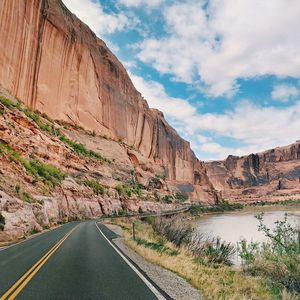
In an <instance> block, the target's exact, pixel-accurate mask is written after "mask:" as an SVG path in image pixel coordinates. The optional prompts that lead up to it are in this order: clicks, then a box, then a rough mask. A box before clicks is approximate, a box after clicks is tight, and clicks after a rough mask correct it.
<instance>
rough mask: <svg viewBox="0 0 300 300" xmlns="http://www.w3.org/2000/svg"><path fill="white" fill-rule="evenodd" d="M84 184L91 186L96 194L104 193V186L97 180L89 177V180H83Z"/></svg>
mask: <svg viewBox="0 0 300 300" xmlns="http://www.w3.org/2000/svg"><path fill="white" fill-rule="evenodd" d="M83 184H84V185H85V186H88V187H89V188H91V189H92V190H93V192H94V194H96V195H104V193H105V188H104V186H103V185H101V184H100V183H99V182H98V181H96V180H94V179H91V180H85V181H84V182H83Z"/></svg>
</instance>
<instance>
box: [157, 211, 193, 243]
mask: <svg viewBox="0 0 300 300" xmlns="http://www.w3.org/2000/svg"><path fill="white" fill-rule="evenodd" d="M152 227H153V230H154V231H155V232H157V233H159V234H161V235H163V236H164V237H165V238H166V239H167V240H169V241H170V242H172V243H173V244H174V245H176V246H177V247H179V246H181V245H182V244H188V243H189V241H190V239H191V236H192V233H193V229H192V227H191V226H190V225H186V224H184V223H182V221H181V220H180V219H177V218H176V217H173V218H163V217H161V218H156V219H155V221H154V222H153V223H152Z"/></svg>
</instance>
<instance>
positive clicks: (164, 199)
mask: <svg viewBox="0 0 300 300" xmlns="http://www.w3.org/2000/svg"><path fill="white" fill-rule="evenodd" d="M162 201H163V202H165V203H167V204H170V203H172V196H170V195H165V196H163V197H162Z"/></svg>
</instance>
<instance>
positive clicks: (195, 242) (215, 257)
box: [188, 233, 236, 265]
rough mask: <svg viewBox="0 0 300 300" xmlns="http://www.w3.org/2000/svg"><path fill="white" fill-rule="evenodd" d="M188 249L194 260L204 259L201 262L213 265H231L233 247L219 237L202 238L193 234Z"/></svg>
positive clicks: (233, 252)
mask: <svg viewBox="0 0 300 300" xmlns="http://www.w3.org/2000/svg"><path fill="white" fill-rule="evenodd" d="M188 249H189V250H190V252H191V253H192V254H193V255H194V256H195V257H196V258H199V257H201V258H204V259H203V262H208V263H213V264H225V265H232V258H233V255H234V254H235V253H236V250H235V247H234V246H233V245H232V244H231V243H228V242H225V241H222V240H221V238H220V237H212V238H204V236H203V235H201V234H200V235H199V234H196V233H195V234H194V235H193V237H192V239H191V241H190V243H189V245H188Z"/></svg>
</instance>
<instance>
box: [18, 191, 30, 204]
mask: <svg viewBox="0 0 300 300" xmlns="http://www.w3.org/2000/svg"><path fill="white" fill-rule="evenodd" d="M20 198H21V200H22V201H24V202H27V203H31V202H32V198H31V196H30V195H29V194H28V193H27V192H22V193H21V194H20Z"/></svg>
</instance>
